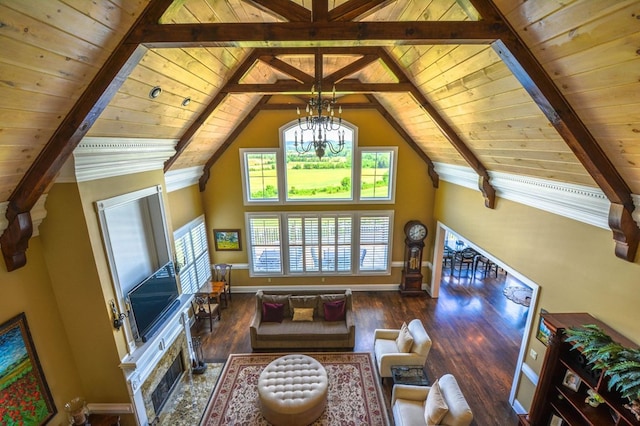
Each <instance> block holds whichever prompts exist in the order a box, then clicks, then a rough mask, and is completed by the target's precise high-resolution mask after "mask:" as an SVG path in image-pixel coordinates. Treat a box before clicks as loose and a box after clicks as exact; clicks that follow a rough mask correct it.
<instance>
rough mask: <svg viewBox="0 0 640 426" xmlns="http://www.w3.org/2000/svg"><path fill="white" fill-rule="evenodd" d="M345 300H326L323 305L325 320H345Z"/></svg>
mask: <svg viewBox="0 0 640 426" xmlns="http://www.w3.org/2000/svg"><path fill="white" fill-rule="evenodd" d="M344 308H345V304H344V300H336V301H334V302H325V303H324V305H323V312H324V319H325V321H344V315H345V311H344Z"/></svg>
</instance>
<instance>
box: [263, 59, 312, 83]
mask: <svg viewBox="0 0 640 426" xmlns="http://www.w3.org/2000/svg"><path fill="white" fill-rule="evenodd" d="M258 59H260V60H261V61H262V62H264V63H265V64H267V65H269V66H270V67H272V68H273V69H275V70H278V71H280V72H282V73H284V74H287V75H288V76H289V77H291V78H293V79H294V80H296V81H298V82H299V83H303V84H313V77H312V76H310V75H309V74H307V73H306V72H303V71H301V70H299V69H298V68H296V67H294V66H292V65H290V64H288V63H286V62H285V61H283V60H281V59H278V58H276V57H275V56H274V55H262V56H260V57H259V58H258Z"/></svg>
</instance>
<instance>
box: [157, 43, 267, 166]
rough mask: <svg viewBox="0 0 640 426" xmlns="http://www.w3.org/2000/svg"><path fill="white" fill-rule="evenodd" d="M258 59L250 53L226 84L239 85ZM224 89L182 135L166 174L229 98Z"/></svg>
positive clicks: (169, 161) (165, 164)
mask: <svg viewBox="0 0 640 426" xmlns="http://www.w3.org/2000/svg"><path fill="white" fill-rule="evenodd" d="M257 59H258V55H257V52H255V51H254V52H252V53H250V54H249V56H247V58H246V59H245V60H244V61H242V63H241V64H240V65H239V66H238V67H237V68H236V70H235V71H234V72H233V74H232V75H231V77H230V78H229V80H228V82H227V83H226V84H227V85H228V84H230V83H238V82H239V81H240V79H242V77H244V75H245V74H246V73H247V71H249V69H251V67H252V66H253V64H254V63H255V62H256V60H257ZM224 88H225V87H224V86H223V87H222V89H221V90H220V91H219V92H218V93H217V94H216V95H215V96H214V97H213V99H212V100H211V102H209V104H208V105H207V106H206V108H205V109H204V110H203V111H202V112H201V113H200V114H199V115H198V117H197V118H196V119H195V121H194V122H193V123H191V125H190V126H189V128H188V129H187V131H186V132H184V133H183V134H182V136H181V137H180V140H179V141H178V143H177V144H176V153H175V154H174V155H172V156H171V158H169V159H168V160H167V161H165V163H164V171H165V173H166V172H167V171H168V170H169V169H170V168H171V166H172V165H173V163H175V162H176V160H177V159H178V157H179V156H180V154H182V152H184V150H185V149H186V148H187V146H189V143H191V139H192V138H193V136H194V135H195V134H196V132H197V131H198V130H199V129H200V127H202V125H203V124H204V123H205V122H206V121H207V120H208V119H209V116H210V115H211V114H212V113H213V111H215V110H216V108H218V106H220V104H221V103H222V102H223V101H224V99H225V98H226V97H227V95H228V94H229V92H228V91H225V90H224Z"/></svg>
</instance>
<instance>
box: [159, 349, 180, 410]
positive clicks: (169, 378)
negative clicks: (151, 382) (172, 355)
mask: <svg viewBox="0 0 640 426" xmlns="http://www.w3.org/2000/svg"><path fill="white" fill-rule="evenodd" d="M184 371H185V369H184V365H182V353H180V355H179V356H177V357H176V359H175V360H174V361H173V363H172V364H171V366H169V369H168V370H167V372H166V373H165V374H164V376H162V379H160V382H159V383H158V386H156V389H155V390H154V391H153V392H152V393H151V402H152V403H153V409H154V411H155V412H156V415H157V414H159V413H160V412H161V411H162V408H163V407H164V404H165V403H166V402H167V400H168V399H169V396H170V395H171V392H172V391H173V389H174V388H175V386H176V384H177V383H178V382H179V381H180V377H182V374H183V373H184Z"/></svg>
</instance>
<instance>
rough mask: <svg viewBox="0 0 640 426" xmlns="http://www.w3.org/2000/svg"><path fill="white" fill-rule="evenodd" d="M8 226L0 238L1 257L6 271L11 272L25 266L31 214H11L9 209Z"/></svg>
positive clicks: (31, 228) (31, 231)
mask: <svg viewBox="0 0 640 426" xmlns="http://www.w3.org/2000/svg"><path fill="white" fill-rule="evenodd" d="M7 220H8V222H9V225H8V226H7V229H5V230H4V233H3V234H2V236H1V237H0V245H1V246H2V255H3V257H4V263H5V265H6V267H7V271H8V272H11V271H13V270H16V269H18V268H22V267H23V266H24V265H26V264H27V255H26V251H27V247H29V239H30V238H31V235H32V234H33V223H32V222H31V212H28V211H26V212H22V213H13V212H12V209H11V207H9V208H8V209H7Z"/></svg>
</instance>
